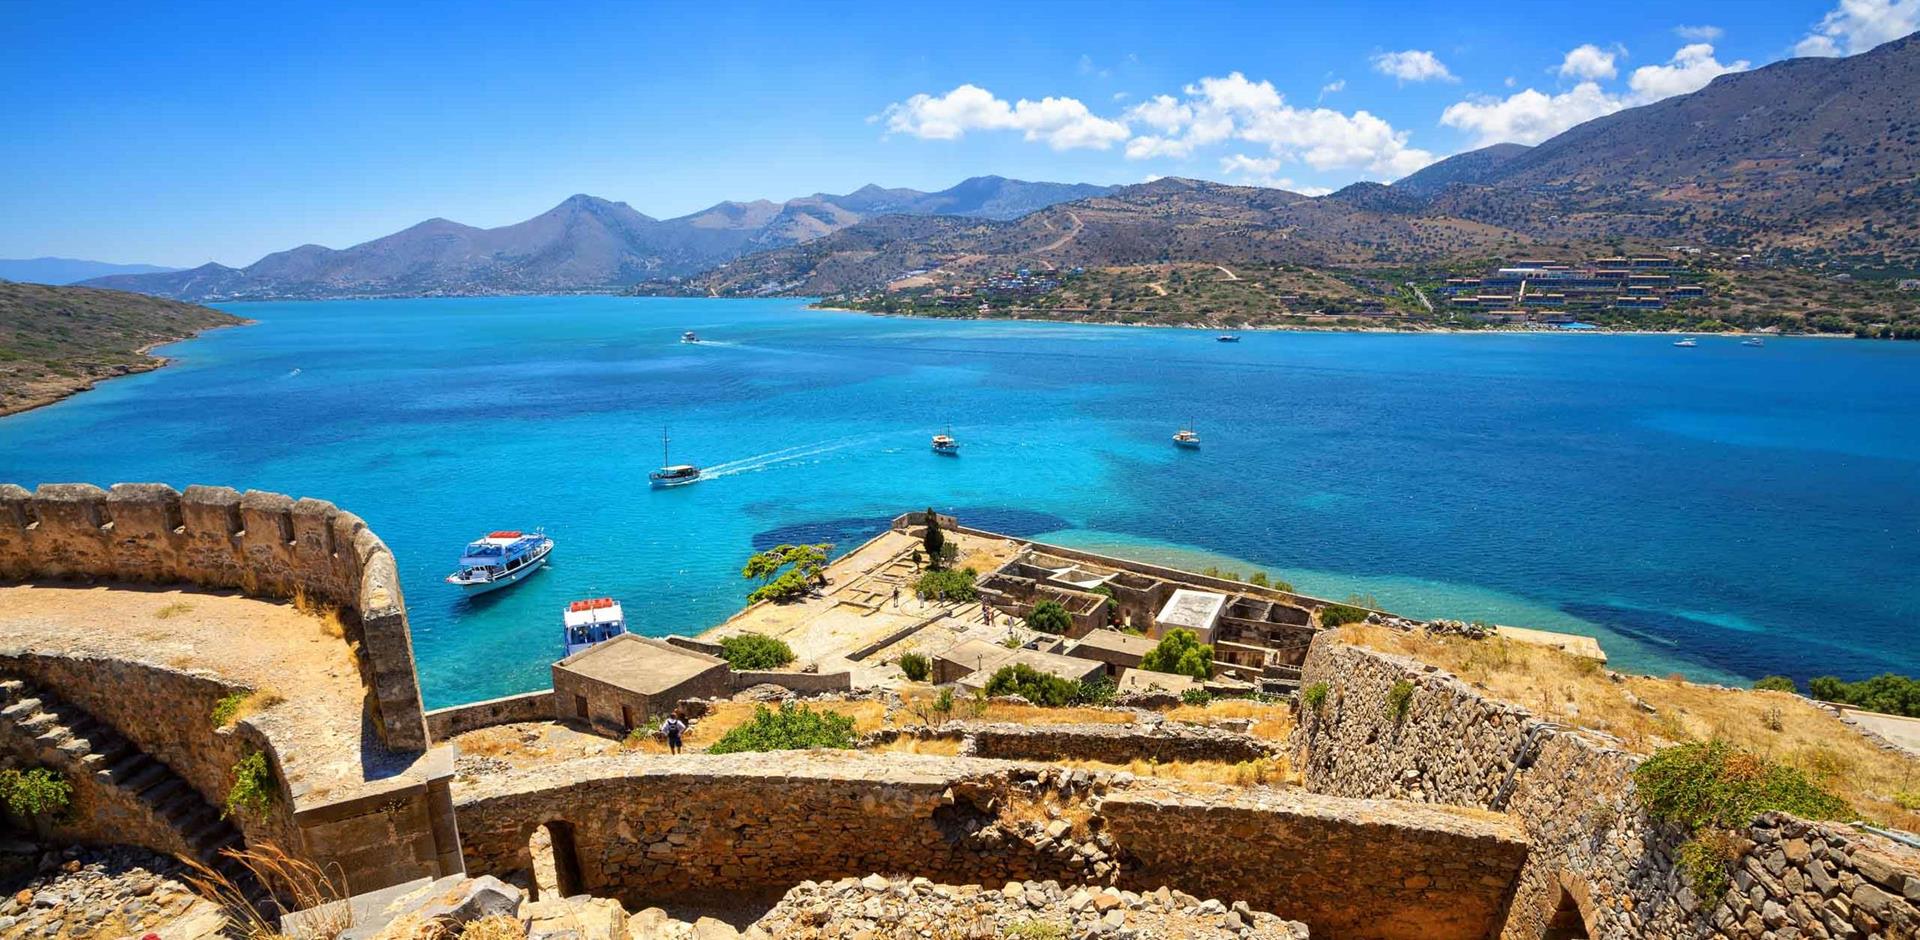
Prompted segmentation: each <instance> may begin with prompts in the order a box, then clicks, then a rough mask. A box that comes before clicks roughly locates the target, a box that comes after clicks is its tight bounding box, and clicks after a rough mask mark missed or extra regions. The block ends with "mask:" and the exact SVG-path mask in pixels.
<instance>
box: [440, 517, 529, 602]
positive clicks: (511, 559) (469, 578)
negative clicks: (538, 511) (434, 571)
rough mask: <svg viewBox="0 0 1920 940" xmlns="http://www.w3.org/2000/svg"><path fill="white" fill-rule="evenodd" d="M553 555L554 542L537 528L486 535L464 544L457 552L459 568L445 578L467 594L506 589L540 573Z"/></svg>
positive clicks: (509, 530) (507, 530) (508, 530)
mask: <svg viewBox="0 0 1920 940" xmlns="http://www.w3.org/2000/svg"><path fill="white" fill-rule="evenodd" d="M552 552H553V540H552V539H550V538H547V536H546V534H545V533H544V532H542V531H541V530H539V529H535V530H534V531H532V532H521V531H519V530H517V529H506V530H502V531H499V532H489V533H487V534H486V537H485V538H481V539H476V540H474V541H472V542H469V543H467V547H466V550H465V551H462V552H461V553H460V567H459V569H458V570H456V571H455V572H454V573H452V574H450V575H447V583H448V584H456V585H459V586H460V587H463V588H465V589H466V590H467V593H469V594H480V593H483V592H486V591H491V590H493V589H494V588H502V587H506V586H507V585H509V584H514V583H517V582H519V581H520V580H522V579H523V578H525V577H526V576H527V575H530V574H532V573H534V572H535V571H538V570H540V566H541V565H544V564H546V561H547V556H548V555H549V554H551V553H552Z"/></svg>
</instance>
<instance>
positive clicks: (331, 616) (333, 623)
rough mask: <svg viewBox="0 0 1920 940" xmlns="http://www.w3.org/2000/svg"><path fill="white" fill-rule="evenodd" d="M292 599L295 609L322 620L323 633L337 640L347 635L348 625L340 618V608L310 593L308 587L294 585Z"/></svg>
mask: <svg viewBox="0 0 1920 940" xmlns="http://www.w3.org/2000/svg"><path fill="white" fill-rule="evenodd" d="M290 601H291V602H292V604H293V609H294V610H297V611H299V612H301V613H303V614H306V615H307V616H309V617H312V618H314V619H315V620H318V621H320V632H321V633H324V634H326V635H327V636H329V637H332V638H333V639H336V640H339V639H344V638H345V637H346V635H347V626H346V623H345V622H344V621H342V620H341V619H340V608H338V607H335V606H333V605H332V604H329V603H326V602H325V601H322V600H319V599H318V598H315V597H314V596H313V595H311V594H308V593H307V589H306V587H305V586H304V585H299V584H296V585H294V586H293V597H292V598H290Z"/></svg>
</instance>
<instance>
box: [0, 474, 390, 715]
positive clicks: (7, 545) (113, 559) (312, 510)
mask: <svg viewBox="0 0 1920 940" xmlns="http://www.w3.org/2000/svg"><path fill="white" fill-rule="evenodd" d="M35 578H48V579H72V578H92V579H101V580H112V581H133V582H143V583H154V584H174V583H181V584H193V585H198V586H201V587H208V588H226V589H236V590H240V591H242V592H244V593H246V594H249V595H254V596H261V597H272V598H285V597H291V596H294V594H295V593H296V592H299V593H304V594H305V595H306V596H307V597H309V598H312V599H314V600H317V601H320V602H323V603H326V604H330V605H332V606H334V607H337V608H339V609H340V611H341V613H342V620H343V622H344V623H345V624H346V627H347V630H348V631H349V639H350V640H352V641H353V642H355V643H357V644H359V646H360V648H361V654H360V657H359V659H360V664H361V679H362V682H363V685H364V686H365V688H366V691H367V702H366V704H367V707H368V710H369V711H370V713H371V714H372V716H373V718H374V727H375V729H376V730H377V731H378V733H379V735H380V737H381V740H382V741H383V742H384V743H385V744H386V745H387V747H388V748H390V749H393V750H396V751H417V750H421V749H423V748H425V747H426V746H427V743H428V739H427V733H426V723H425V721H424V719H423V717H422V715H423V711H422V708H421V704H420V686H419V681H418V679H417V678H416V676H415V674H414V662H413V643H412V639H411V637H410V634H409V632H408V629H407V615H406V605H405V600H404V599H403V598H402V596H401V593H400V578H399V575H398V573H397V570H396V568H395V566H394V562H393V554H392V553H391V552H390V551H388V549H387V547H386V545H385V543H383V542H381V541H380V539H379V538H378V537H377V536H375V535H374V534H373V532H372V531H370V530H369V529H368V528H367V524H366V523H365V522H363V521H361V519H360V517H358V516H356V515H354V514H352V513H350V512H345V511H343V510H340V509H337V508H335V507H334V505H333V504H332V503H329V502H326V501H324V500H317V499H300V500H295V499H292V498H291V497H287V496H283V495H280V494H278V493H263V492H259V491H248V492H246V493H240V492H238V491H235V490H233V489H230V488H227V487H221V486H190V487H187V490H186V492H184V493H179V492H175V491H174V490H173V488H171V487H168V486H164V485H162V484H158V483H119V484H115V485H114V487H113V488H112V489H111V490H103V489H101V488H99V487H97V486H93V485H90V484H85V483H50V484H46V485H43V486H41V487H40V488H38V489H37V490H34V491H32V492H28V491H27V490H25V489H23V488H21V487H19V486H15V485H12V484H0V579H11V580H28V579H35Z"/></svg>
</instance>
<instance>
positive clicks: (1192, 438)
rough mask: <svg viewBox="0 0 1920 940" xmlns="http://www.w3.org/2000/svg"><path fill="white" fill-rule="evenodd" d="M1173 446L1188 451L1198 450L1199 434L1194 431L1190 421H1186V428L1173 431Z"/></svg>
mask: <svg viewBox="0 0 1920 940" xmlns="http://www.w3.org/2000/svg"><path fill="white" fill-rule="evenodd" d="M1173 446H1175V447H1185V448H1188V449H1192V450H1198V449H1199V447H1200V432H1198V431H1195V430H1194V429H1193V422H1192V421H1188V422H1187V426H1186V427H1184V428H1181V429H1180V430H1178V431H1175V432H1174V434H1173Z"/></svg>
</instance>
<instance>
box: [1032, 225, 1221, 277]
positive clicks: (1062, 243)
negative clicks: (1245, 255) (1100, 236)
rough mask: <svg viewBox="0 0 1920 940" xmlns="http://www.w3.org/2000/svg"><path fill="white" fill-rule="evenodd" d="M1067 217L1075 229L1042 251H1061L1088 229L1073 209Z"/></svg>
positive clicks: (1050, 243)
mask: <svg viewBox="0 0 1920 940" xmlns="http://www.w3.org/2000/svg"><path fill="white" fill-rule="evenodd" d="M1067 218H1069V219H1072V220H1073V230H1072V231H1070V232H1068V233H1067V234H1065V235H1062V236H1060V237H1059V238H1056V239H1054V240H1053V241H1052V242H1049V243H1048V244H1047V246H1046V247H1044V248H1041V249H1040V251H1041V252H1042V253H1044V252H1049V251H1059V250H1060V249H1062V248H1065V247H1066V246H1068V245H1070V244H1072V243H1073V240H1074V239H1076V238H1079V237H1080V233H1081V232H1082V231H1085V230H1086V227H1087V226H1086V223H1084V222H1082V221H1080V217H1079V216H1077V215H1075V214H1074V213H1073V211H1072V210H1068V211H1067ZM1220 270H1222V271H1225V270H1226V268H1221V269H1220Z"/></svg>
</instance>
